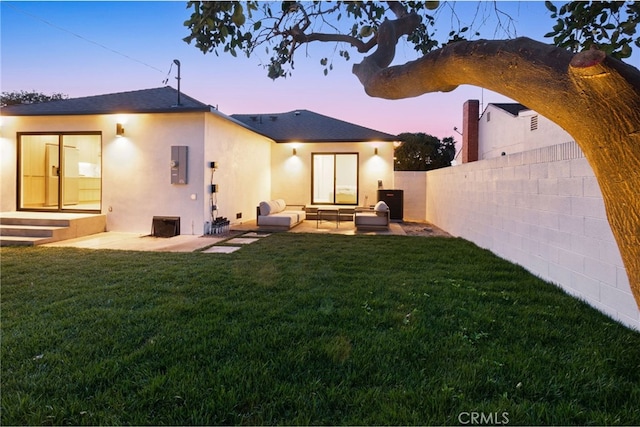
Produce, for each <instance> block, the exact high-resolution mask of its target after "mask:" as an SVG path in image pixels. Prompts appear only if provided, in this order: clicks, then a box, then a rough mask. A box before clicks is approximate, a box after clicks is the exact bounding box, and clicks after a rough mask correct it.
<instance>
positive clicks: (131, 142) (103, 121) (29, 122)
mask: <svg viewBox="0 0 640 427" xmlns="http://www.w3.org/2000/svg"><path fill="white" fill-rule="evenodd" d="M205 114H207V113H172V114H127V115H115V114H114V115H100V116H95V115H86V116H85V115H79V116H56V117H3V124H5V123H6V124H7V126H3V128H2V132H3V139H2V147H1V149H2V210H3V211H13V210H15V209H16V197H15V194H16V165H17V158H16V147H17V141H16V132H82V131H91V132H96V131H97V132H101V133H102V213H104V214H106V216H107V230H109V231H123V232H135V233H141V234H148V233H150V232H151V223H152V219H153V216H157V215H161V216H180V219H181V231H180V232H181V234H192V233H194V234H201V233H202V224H203V220H204V216H203V209H202V204H203V203H204V198H203V182H204V170H203V168H202V167H200V165H201V161H200V159H202V158H203V157H204V153H203V145H204V144H203V140H204V116H205ZM118 122H121V123H124V128H125V135H124V137H121V138H118V137H116V135H115V130H116V123H118ZM172 145H186V146H188V147H189V157H188V159H189V160H188V161H189V165H188V183H187V184H186V185H175V184H171V175H170V173H171V168H170V161H171V146H172ZM5 166H6V167H5ZM192 195H195V200H194V199H192Z"/></svg>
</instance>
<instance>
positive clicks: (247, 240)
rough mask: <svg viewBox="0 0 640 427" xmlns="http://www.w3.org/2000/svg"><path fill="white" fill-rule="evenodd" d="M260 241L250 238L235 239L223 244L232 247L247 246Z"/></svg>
mask: <svg viewBox="0 0 640 427" xmlns="http://www.w3.org/2000/svg"><path fill="white" fill-rule="evenodd" d="M258 240H260V239H259V238H252V237H235V238H233V239H231V240H227V241H226V242H225V243H230V244H232V245H248V244H250V243H253V242H257V241H258Z"/></svg>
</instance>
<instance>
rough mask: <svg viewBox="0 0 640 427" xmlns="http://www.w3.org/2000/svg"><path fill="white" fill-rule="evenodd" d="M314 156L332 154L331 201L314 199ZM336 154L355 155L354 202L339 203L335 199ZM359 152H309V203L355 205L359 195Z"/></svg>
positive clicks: (337, 172)
mask: <svg viewBox="0 0 640 427" xmlns="http://www.w3.org/2000/svg"><path fill="white" fill-rule="evenodd" d="M315 156H333V201H331V202H323V201H317V200H315V197H316V196H315V185H316V182H315ZM338 156H355V167H356V170H355V176H356V179H355V181H356V182H355V187H356V194H355V202H354V203H341V202H338V200H337V194H336V193H337V192H336V188H337V177H338V174H339V171H338V168H337V163H338V161H337V158H338ZM359 193H360V153H358V152H314V153H311V204H327V205H345V206H352V205H353V206H355V205H357V204H358V200H360V199H359V197H360V194H359Z"/></svg>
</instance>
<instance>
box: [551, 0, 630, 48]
mask: <svg viewBox="0 0 640 427" xmlns="http://www.w3.org/2000/svg"><path fill="white" fill-rule="evenodd" d="M545 5H546V7H547V9H549V11H550V12H551V18H554V19H556V24H555V25H554V26H553V30H552V31H550V32H548V33H547V34H545V37H553V42H554V44H555V45H556V46H560V47H566V48H569V49H572V50H573V51H574V52H575V51H578V50H579V49H580V48H592V47H594V48H597V49H600V50H602V51H604V52H606V53H608V54H609V55H612V56H613V57H616V58H618V59H624V58H628V57H629V56H631V52H632V50H633V49H632V46H633V45H635V46H636V47H640V38H639V37H638V36H637V35H636V27H637V25H638V21H640V3H639V2H628V3H626V4H625V3H624V2H600V1H596V2H582V1H574V2H570V3H565V4H563V5H562V6H561V7H559V8H558V7H556V6H555V5H554V4H553V3H551V2H550V1H546V2H545Z"/></svg>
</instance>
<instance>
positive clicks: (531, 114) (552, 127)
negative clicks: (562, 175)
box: [463, 101, 573, 160]
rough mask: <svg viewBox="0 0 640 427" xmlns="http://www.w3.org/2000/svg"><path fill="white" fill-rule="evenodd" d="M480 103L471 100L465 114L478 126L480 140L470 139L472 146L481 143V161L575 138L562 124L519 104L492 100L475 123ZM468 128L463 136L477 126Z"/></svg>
mask: <svg viewBox="0 0 640 427" xmlns="http://www.w3.org/2000/svg"><path fill="white" fill-rule="evenodd" d="M477 105H478V104H477V101H476V103H475V105H474V104H473V103H471V101H470V102H468V103H467V105H466V107H465V108H466V110H465V114H469V115H470V117H469V118H466V117H465V124H466V123H468V125H469V127H473V126H475V125H477V141H468V144H469V145H470V146H471V147H473V144H474V143H477V146H478V153H477V160H484V159H490V158H493V157H498V156H504V155H507V154H513V153H520V152H522V151H527V150H534V149H536V148H542V147H548V146H552V145H556V144H561V143H565V142H569V141H573V137H572V136H571V135H569V134H568V133H567V132H565V131H564V130H563V129H562V128H561V127H560V126H558V125H557V124H555V123H554V122H552V121H551V120H549V119H547V118H546V117H544V116H541V115H540V114H538V113H537V112H535V111H533V110H531V109H529V108H527V107H525V106H524V105H522V104H517V103H491V104H489V105H487V108H485V110H484V111H483V113H482V115H481V116H480V118H479V119H478V120H476V121H475V123H472V122H473V118H474V114H475V117H476V118H477V117H478V115H477V114H478V113H477V111H478V108H477ZM465 127H466V129H465V130H463V136H464V134H465V133H466V130H469V134H473V132H474V129H468V128H467V126H465ZM463 150H464V148H463Z"/></svg>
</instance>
